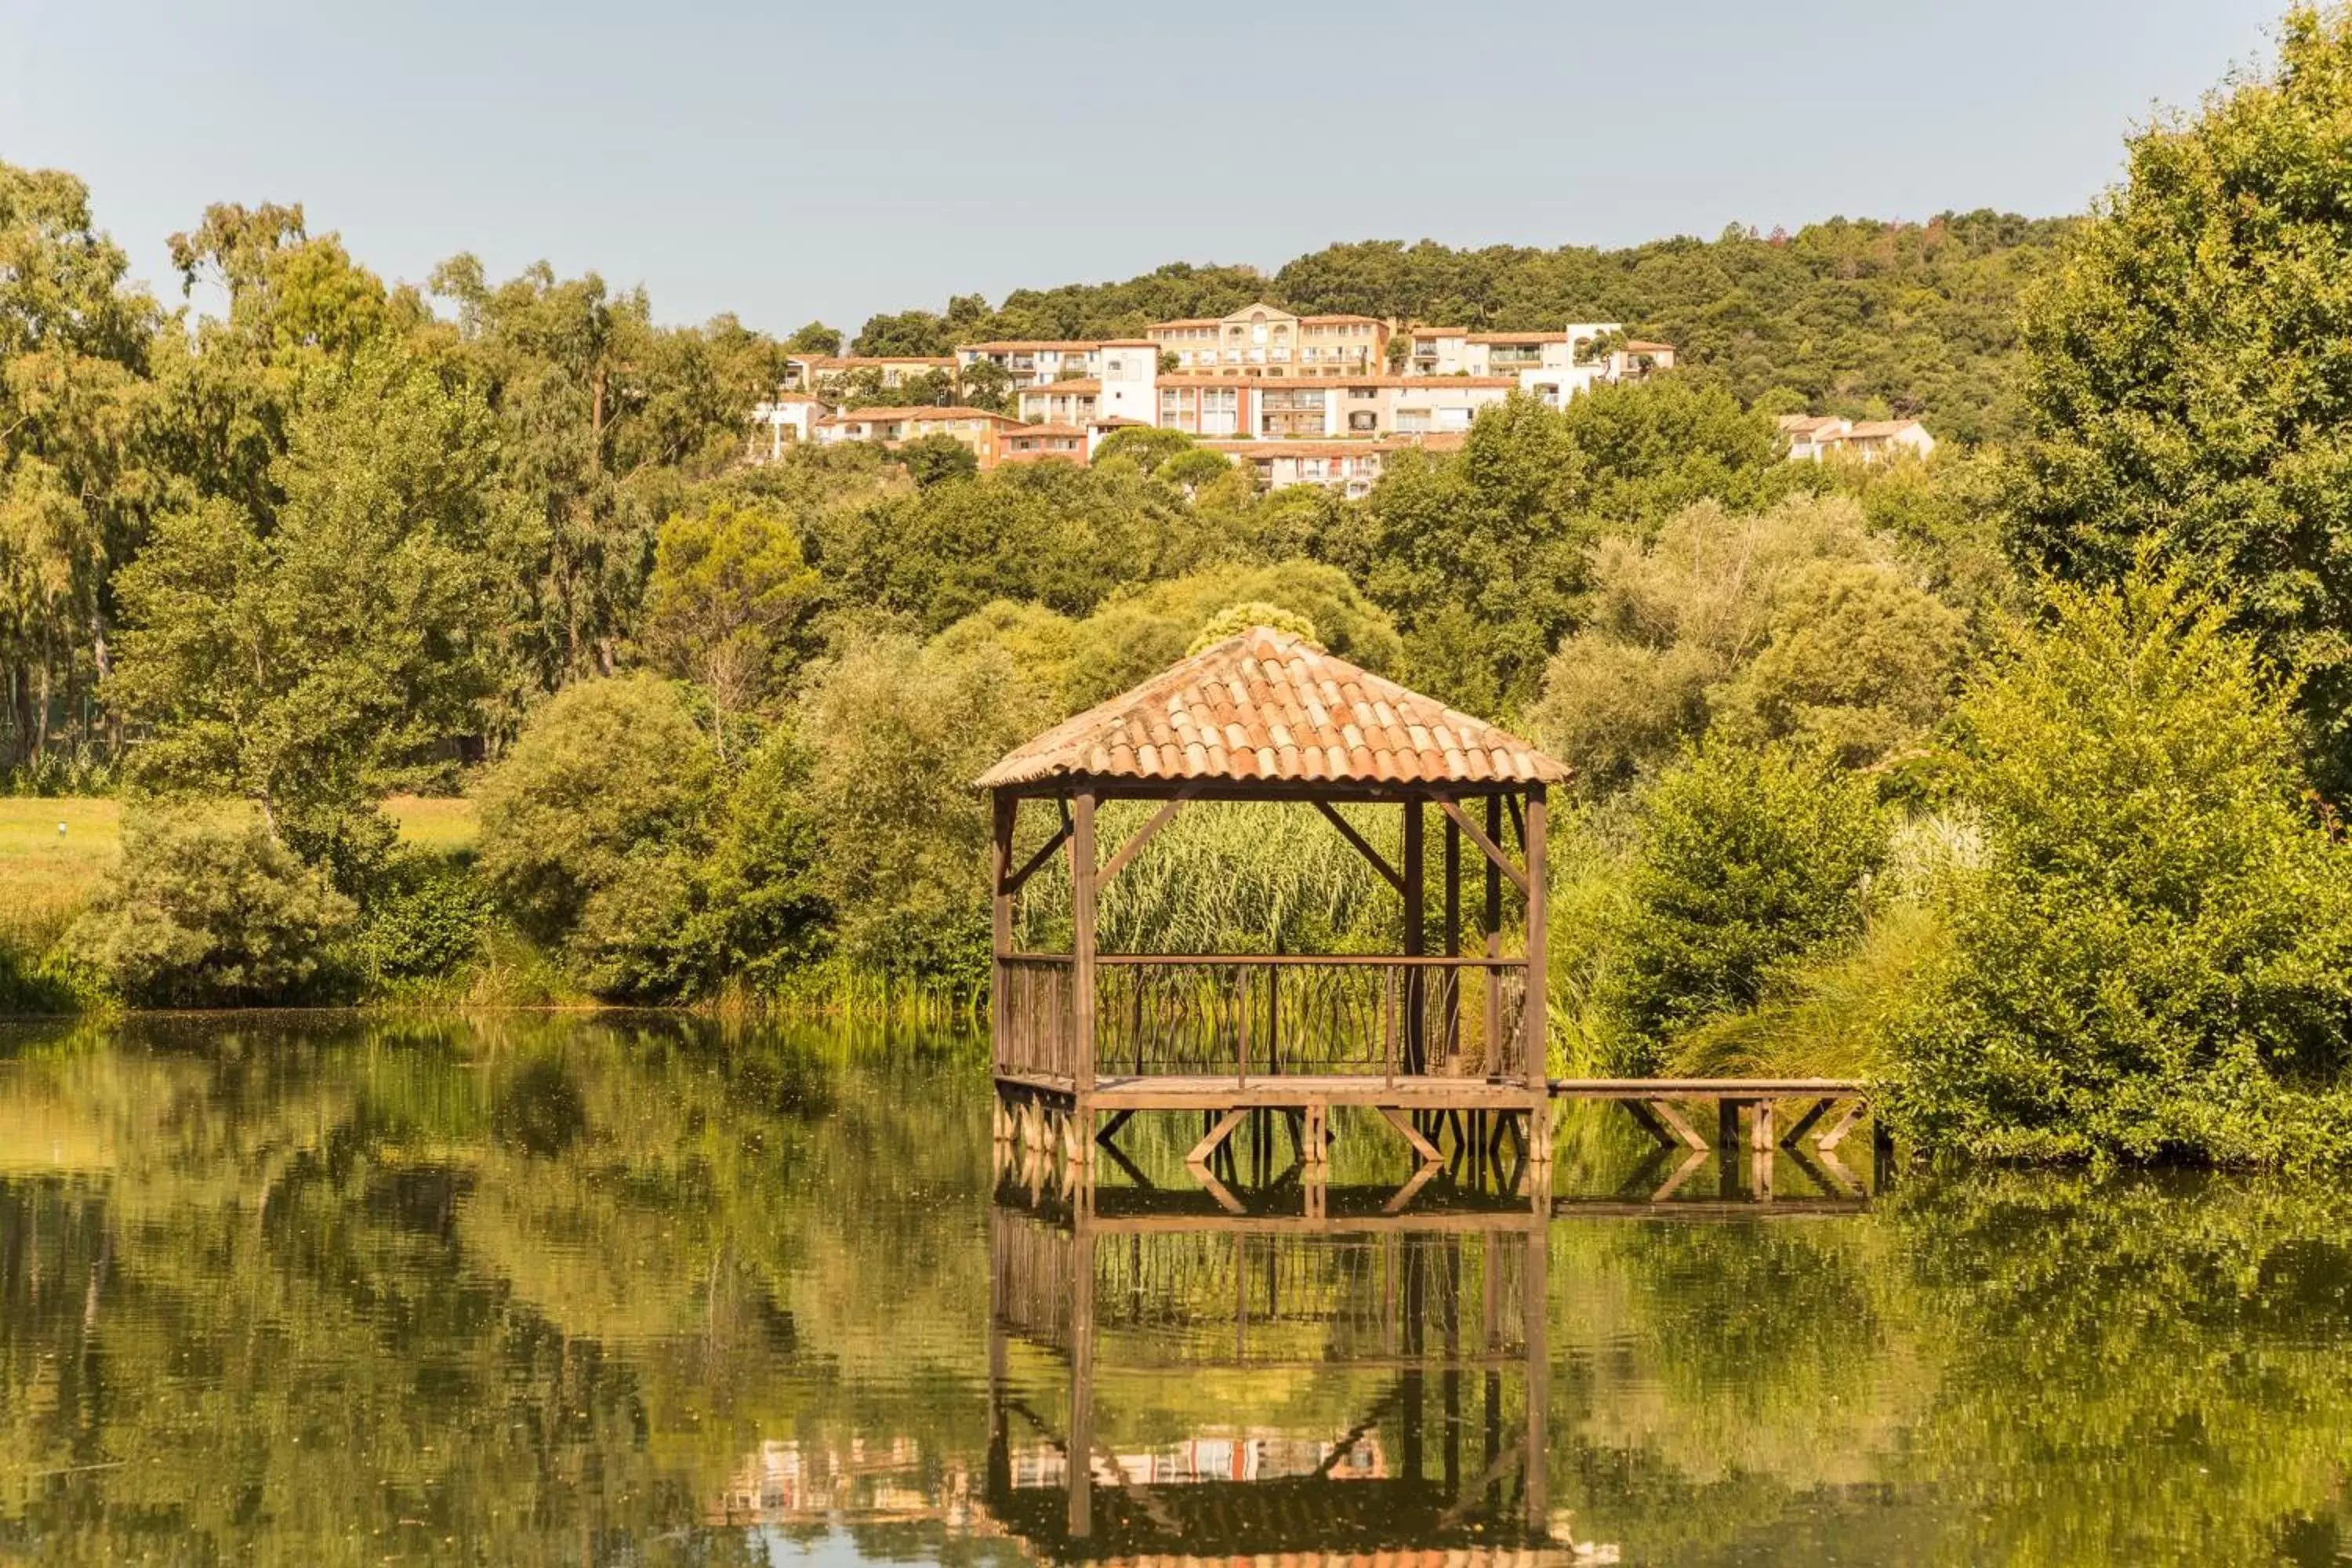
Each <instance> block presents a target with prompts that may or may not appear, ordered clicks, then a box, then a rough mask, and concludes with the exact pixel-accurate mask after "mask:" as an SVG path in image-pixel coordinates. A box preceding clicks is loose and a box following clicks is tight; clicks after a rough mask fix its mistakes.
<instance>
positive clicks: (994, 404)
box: [956, 359, 1013, 414]
mask: <svg viewBox="0 0 2352 1568" xmlns="http://www.w3.org/2000/svg"><path fill="white" fill-rule="evenodd" d="M956 401H957V402H958V403H961V404H962V405H965V406H966V407H968V408H985V409H987V410H988V411H989V412H990V413H992V414H1010V413H1012V412H1013V373H1012V372H1011V371H1009V370H1007V369H1005V368H1004V367H1003V365H1001V364H999V363H996V362H995V361H994V360H992V359H982V360H974V361H973V362H972V363H970V364H968V365H965V366H963V367H962V368H961V369H960V370H959V371H958V372H957V373H956Z"/></svg>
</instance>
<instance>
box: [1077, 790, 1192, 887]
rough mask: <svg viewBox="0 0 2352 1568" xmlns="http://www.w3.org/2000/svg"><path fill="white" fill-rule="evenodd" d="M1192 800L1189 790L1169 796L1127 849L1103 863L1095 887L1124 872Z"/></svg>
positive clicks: (1132, 839) (1131, 840) (1128, 842)
mask: <svg viewBox="0 0 2352 1568" xmlns="http://www.w3.org/2000/svg"><path fill="white" fill-rule="evenodd" d="M1191 799H1192V792H1191V791H1190V790H1186V791H1182V792H1181V793H1179V794H1176V795H1170V796H1169V797H1168V804H1167V805H1163V806H1161V807H1160V809H1159V810H1158V811H1156V812H1154V813H1152V816H1151V820H1150V821H1149V822H1147V823H1145V824H1144V825H1143V826H1141V827H1140V828H1139V829H1137V831H1136V835H1135V837H1132V838H1130V839H1129V840H1128V841H1127V847H1125V848H1123V849H1121V850H1120V851H1119V852H1118V854H1116V855H1114V856H1112V857H1111V858H1110V859H1109V860H1108V861H1107V862H1105V863H1104V866H1103V868H1102V872H1101V874H1100V875H1099V876H1097V878H1096V879H1095V883H1096V885H1097V887H1100V886H1101V885H1102V884H1104V883H1106V882H1108V881H1109V880H1110V879H1112V878H1113V877H1116V876H1118V874H1119V873H1120V872H1121V871H1124V870H1126V869H1127V863H1128V862H1129V861H1130V860H1132V859H1134V858H1135V857H1136V854H1137V852H1138V851H1139V850H1140V849H1141V848H1142V847H1144V846H1145V845H1147V844H1149V843H1150V842H1151V840H1152V838H1153V837H1154V836H1156V835H1157V834H1158V833H1159V831H1160V829H1161V828H1163V827H1165V826H1168V823H1169V819H1170V818H1171V817H1173V816H1175V815H1176V814H1177V813H1178V812H1180V811H1181V810H1183V809H1184V803H1185V802H1186V801H1188V800H1191Z"/></svg>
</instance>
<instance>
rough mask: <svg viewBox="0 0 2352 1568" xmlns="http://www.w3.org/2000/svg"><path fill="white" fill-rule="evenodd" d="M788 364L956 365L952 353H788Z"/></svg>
mask: <svg viewBox="0 0 2352 1568" xmlns="http://www.w3.org/2000/svg"><path fill="white" fill-rule="evenodd" d="M784 363H787V364H804V365H810V366H813V367H814V368H815V369H818V370H856V369H858V368H860V367H861V366H864V365H869V364H875V365H880V364H920V365H929V366H930V367H931V368H932V369H934V370H950V369H953V368H954V366H955V356H954V355H952V354H940V355H931V354H786V355H785V356H784Z"/></svg>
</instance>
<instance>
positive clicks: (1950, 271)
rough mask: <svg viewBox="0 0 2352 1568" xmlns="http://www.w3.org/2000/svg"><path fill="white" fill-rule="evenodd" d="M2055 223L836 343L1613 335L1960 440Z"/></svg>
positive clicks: (1194, 292)
mask: <svg viewBox="0 0 2352 1568" xmlns="http://www.w3.org/2000/svg"><path fill="white" fill-rule="evenodd" d="M2070 226H2072V220H2069V219H2063V218H2024V217H2019V216H2014V215H2011V214H2005V213H1992V212H1973V213H1946V214H1944V215H1942V216H1938V217H1936V218H1933V219H1930V220H1929V221H1928V222H1927V223H1924V224H1920V223H1883V222H1877V221H1873V220H1869V219H1861V218H1835V219H1832V220H1831V221H1829V222H1826V223H1816V224H1808V225H1806V226H1803V227H1801V228H1800V229H1798V230H1796V231H1795V232H1794V233H1788V232H1784V231H1780V230H1775V231H1774V232H1773V233H1771V234H1769V235H1759V234H1757V233H1755V232H1754V231H1752V230H1749V229H1745V228H1739V227H1733V228H1729V229H1727V230H1725V231H1724V233H1723V234H1722V235H1721V236H1720V237H1717V238H1716V239H1713V240H1702V239H1692V238H1678V239H1662V240H1654V241H1651V242H1650V243H1648V244H1645V245H1637V246H1633V247H1628V248H1625V249H1622V250H1600V249H1595V248H1593V247H1587V246H1561V247H1559V248H1557V249H1552V250H1540V249H1534V248H1530V247H1524V246H1506V245H1497V246H1487V247H1482V248H1479V249H1475V250H1457V249H1454V248H1452V247H1447V246H1444V245H1439V244H1437V243H1435V242H1434V241H1432V240H1423V241H1421V242H1420V243H1419V244H1416V245H1405V244H1403V243H1402V242H1399V241H1395V240H1365V241H1360V242H1359V243H1355V244H1349V245H1334V246H1331V247H1328V248H1326V249H1323V250H1318V251H1317V252H1315V253H1314V254H1313V255H1311V256H1302V257H1299V258H1297V259H1296V260H1293V261H1290V262H1288V263H1286V264H1285V265H1284V266H1282V267H1281V268H1278V269H1276V271H1275V272H1274V273H1273V274H1271V275H1270V276H1269V275H1266V274H1263V273H1261V272H1259V271H1258V270H1257V269H1256V268H1249V267H1193V266H1190V265H1186V264H1183V263H1178V264H1176V265H1173V266H1169V267H1162V268H1159V269H1158V270H1157V271H1154V272H1150V273H1146V274H1145V275H1144V276H1142V277H1140V278H1131V279H1127V280H1126V281H1125V282H1120V283H1096V284H1069V285H1066V286H1064V287H1062V288H1058V289H1014V290H1013V292H1012V293H1010V294H1008V295H1006V296H1005V298H1004V300H1003V303H1001V304H999V305H997V306H995V307H993V308H992V307H991V306H990V305H989V303H988V301H987V300H985V299H983V298H982V297H981V296H979V295H959V296H957V297H955V298H953V299H951V300H949V301H948V303H947V307H946V309H945V310H940V311H932V310H907V311H904V312H901V313H898V314H894V315H881V316H876V317H874V318H873V319H871V320H870V321H867V322H866V325H865V326H864V327H863V328H862V329H861V330H860V331H858V332H857V334H856V337H855V338H854V339H852V340H851V344H850V346H851V349H852V351H853V352H854V353H867V354H943V353H947V352H948V351H949V349H950V347H952V346H953V345H955V344H957V343H969V342H987V341H992V340H998V339H1028V338H1106V337H1119V336H1127V335H1130V334H1133V333H1136V332H1139V331H1142V330H1143V329H1144V328H1145V327H1146V326H1148V325H1150V323H1151V322H1153V321H1168V320H1173V319H1176V318H1180V317H1185V316H1218V315H1223V314H1224V313H1225V312H1227V311H1229V310H1238V309H1239V308H1241V307H1242V306H1244V305H1247V304H1249V303H1251V302H1252V301H1253V300H1259V299H1264V300H1269V301H1271V302H1272V303H1274V304H1276V305H1280V306H1282V307H1284V308H1285V309H1287V310H1297V311H1300V312H1302V313H1316V312H1333V313H1337V312H1343V311H1344V312H1350V313H1354V314H1359V315H1366V316H1378V317H1381V318H1383V319H1387V320H1392V321H1424V322H1431V323H1443V324H1445V325H1452V326H1468V327H1471V328H1474V329H1475V330H1478V331H1534V330H1536V329H1538V328H1552V329H1557V328H1559V326H1561V325H1562V324H1564V323H1566V322H1569V321H1617V322H1621V323H1622V324H1623V325H1624V327H1625V328H1626V330H1627V331H1630V332H1631V333H1633V335H1634V336H1636V337H1643V338H1655V339H1662V340H1664V342H1670V343H1673V344H1674V345H1675V347H1676V348H1677V349H1678V350H1680V351H1681V353H1683V355H1684V356H1685V361H1686V362H1687V363H1689V364H1690V365H1691V366H1693V367H1695V368H1696V371H1697V372H1698V373H1699V374H1702V375H1704V376H1706V377H1709V378H1714V379H1719V380H1720V381H1721V382H1722V383H1723V384H1725V385H1726V386H1727V387H1728V388H1729V389H1730V390H1731V391H1732V393H1733V394H1734V395H1737V396H1738V398H1739V399H1740V401H1741V402H1743V403H1751V404H1752V403H1756V402H1758V401H1759V400H1761V401H1762V403H1763V404H1764V405H1765V406H1766V408H1767V409H1768V411H1769V412H1772V413H1799V412H1806V411H1811V412H1815V413H1825V414H1845V415H1850V416H1857V417H1879V418H1884V417H1886V416H1890V415H1905V416H1916V417H1918V418H1921V419H1924V420H1926V421H1927V424H1928V425H1929V426H1930V427H1931V428H1932V429H1933V430H1934V431H1935V433H1936V435H1937V437H1938V438H1939V439H1942V438H1948V439H1952V440H1958V441H1961V442H1966V443H1975V442H1979V441H1987V440H1996V439H2000V438H2002V437H2009V436H2012V435H2014V434H2016V433H2017V432H2018V430H2019V429H2020V427H2021V417H2022V413H2023V407H2022V405H2021V402H2020V401H2019V399H2018V395H2017V393H2018V388H2017V384H2016V374H2017V370H2018V366H2019V347H2020V340H2019V330H2020V318H2019V313H2018V300H2019V298H2020V295H2021V291H2022V289H2024V288H2025V287H2026V286H2027V285H2028V284H2029V283H2031V282H2032V279H2035V278H2037V277H2039V276H2041V275H2042V274H2043V273H2044V272H2045V271H2047V270H2048V268H2050V265H2051V263H2052V261H2053V258H2055V256H2056V254H2057V248H2058V245H2059V242H2060V240H2061V239H2062V238H2063V237H2064V236H2065V234H2066V233H2067V231H2068V229H2069V228H2070Z"/></svg>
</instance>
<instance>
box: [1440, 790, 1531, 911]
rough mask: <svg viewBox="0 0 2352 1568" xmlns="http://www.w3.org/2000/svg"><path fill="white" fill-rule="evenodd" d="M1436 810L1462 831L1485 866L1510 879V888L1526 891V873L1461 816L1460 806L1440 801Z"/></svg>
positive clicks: (1500, 848) (1494, 843)
mask: <svg viewBox="0 0 2352 1568" xmlns="http://www.w3.org/2000/svg"><path fill="white" fill-rule="evenodd" d="M1437 809H1438V810H1440V811H1442V812H1444V814H1445V815H1446V817H1447V819H1448V820H1450V821H1451V822H1452V823H1453V824H1454V826H1456V827H1458V828H1460V829H1461V830H1462V834H1463V837H1465V838H1467V839H1469V840H1470V842H1471V843H1473V844H1475V845H1476V846H1477V847H1478V852H1479V853H1480V854H1482V855H1484V856H1486V861H1487V864H1489V865H1491V866H1493V867H1494V868H1496V870H1498V871H1500V872H1502V874H1503V875H1504V876H1506V877H1508V878H1509V879H1511V886H1513V887H1515V888H1517V889H1518V890H1519V891H1520V892H1522V893H1524V892H1526V891H1527V890H1528V876H1527V873H1526V872H1524V871H1522V870H1520V869H1519V868H1517V866H1514V865H1512V864H1511V859H1510V857H1509V856H1507V855H1506V854H1504V853H1503V847H1502V846H1501V845H1499V844H1496V842H1495V841H1494V840H1493V839H1491V838H1489V837H1486V835H1485V834H1484V833H1482V832H1480V831H1479V830H1478V827H1477V826H1476V825H1475V823H1473V822H1472V821H1471V820H1470V819H1469V817H1467V816H1464V815H1463V811H1462V808H1461V807H1460V806H1458V805H1454V803H1453V802H1452V801H1450V800H1441V801H1439V802H1438V803H1437Z"/></svg>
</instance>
